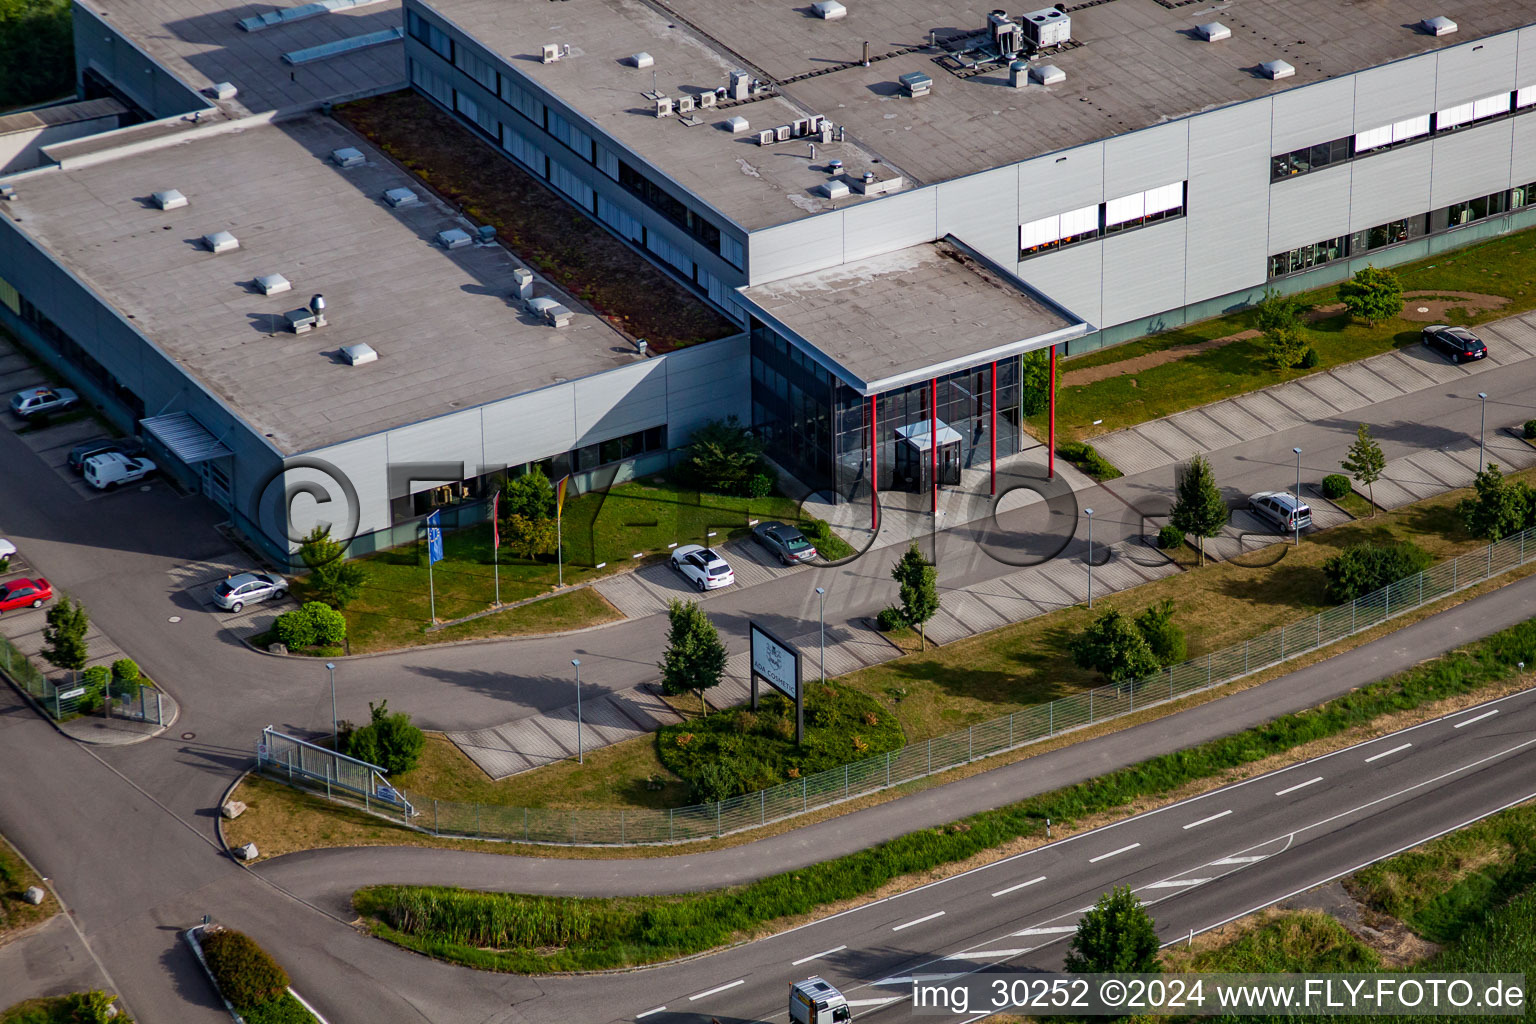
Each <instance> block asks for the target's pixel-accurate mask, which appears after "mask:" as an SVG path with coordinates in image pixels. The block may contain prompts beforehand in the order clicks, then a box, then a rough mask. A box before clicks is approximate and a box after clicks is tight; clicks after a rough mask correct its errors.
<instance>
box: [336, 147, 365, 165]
mask: <svg viewBox="0 0 1536 1024" xmlns="http://www.w3.org/2000/svg"><path fill="white" fill-rule="evenodd" d="M331 163H333V164H335V165H336V166H337V167H361V166H363V163H364V158H363V153H362V150H359V149H353V148H352V147H351V146H344V147H342V148H341V149H333V150H331Z"/></svg>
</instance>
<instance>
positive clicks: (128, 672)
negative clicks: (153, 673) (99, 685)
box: [112, 658, 143, 700]
mask: <svg viewBox="0 0 1536 1024" xmlns="http://www.w3.org/2000/svg"><path fill="white" fill-rule="evenodd" d="M142 678H143V677H142V676H141V675H140V673H139V666H138V663H137V662H135V661H134V660H133V659H132V658H118V659H117V660H116V661H114V662H113V663H112V692H113V693H114V694H116V695H118V696H119V697H127V698H128V699H129V700H132V699H133V698H135V697H137V696H138V695H139V689H140V687H142V686H143V682H142Z"/></svg>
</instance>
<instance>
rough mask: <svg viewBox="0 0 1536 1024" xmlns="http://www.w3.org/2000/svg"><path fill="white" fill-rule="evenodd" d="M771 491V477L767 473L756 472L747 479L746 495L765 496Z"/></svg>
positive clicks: (751, 496)
mask: <svg viewBox="0 0 1536 1024" xmlns="http://www.w3.org/2000/svg"><path fill="white" fill-rule="evenodd" d="M772 493H773V477H771V476H769V475H768V474H767V473H758V474H757V475H756V476H754V477H753V478H752V479H751V480H748V481H747V497H749V498H766V497H768V495H770V494H772Z"/></svg>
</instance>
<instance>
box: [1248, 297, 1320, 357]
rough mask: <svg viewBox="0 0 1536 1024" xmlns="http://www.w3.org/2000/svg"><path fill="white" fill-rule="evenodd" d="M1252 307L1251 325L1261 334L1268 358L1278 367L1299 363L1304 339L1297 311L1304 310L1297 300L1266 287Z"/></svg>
mask: <svg viewBox="0 0 1536 1024" xmlns="http://www.w3.org/2000/svg"><path fill="white" fill-rule="evenodd" d="M1253 309H1254V326H1255V327H1257V328H1258V329H1259V332H1260V333H1262V334H1263V335H1264V344H1265V348H1266V350H1267V352H1268V354H1269V361H1270V362H1271V363H1273V364H1274V365H1275V368H1276V369H1278V370H1288V369H1290V368H1291V367H1293V366H1296V365H1297V364H1299V363H1300V362H1301V361H1302V359H1303V358H1305V357H1306V354H1307V342H1306V339H1305V338H1304V337H1303V336H1302V333H1301V329H1302V320H1301V314H1302V311H1303V310H1304V309H1305V306H1304V304H1303V303H1302V302H1301V300H1300V299H1298V298H1296V297H1295V296H1294V295H1282V294H1280V293H1279V292H1278V291H1276V290H1275V289H1273V288H1270V289H1267V290H1265V292H1264V298H1262V299H1260V300H1259V301H1258V303H1256V304H1255V305H1254V307H1253Z"/></svg>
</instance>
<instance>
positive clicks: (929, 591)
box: [891, 541, 939, 651]
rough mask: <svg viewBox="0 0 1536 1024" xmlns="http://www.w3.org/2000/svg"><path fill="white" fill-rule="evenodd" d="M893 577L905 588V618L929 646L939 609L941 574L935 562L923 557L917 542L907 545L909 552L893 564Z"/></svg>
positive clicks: (902, 597) (902, 599)
mask: <svg viewBox="0 0 1536 1024" xmlns="http://www.w3.org/2000/svg"><path fill="white" fill-rule="evenodd" d="M891 579H893V580H895V581H896V583H897V585H898V586H900V588H901V617H902V618H903V619H905V620H906V622H907V625H909V626H916V627H917V628H918V632H919V635H920V636H921V638H922V639H921V644H922V649H923V650H925V651H926V650H927V649H928V629H927V622H928V620H929V619H931V618H933V617H934V615H936V614H937V613H938V610H939V573H938V570H937V569H935V568H934V567H933V563H931V562H929V561H928V560H927V559H926V558H924V557H923V553H922V551H920V550H918V547H917V542H916V541H914V542H913V543H912V546H911V547H909V548H907V553H906V554H904V555H902V556H901V557H900V558H899V559H897V560H896V564H895V565H893V566H892V567H891Z"/></svg>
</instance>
